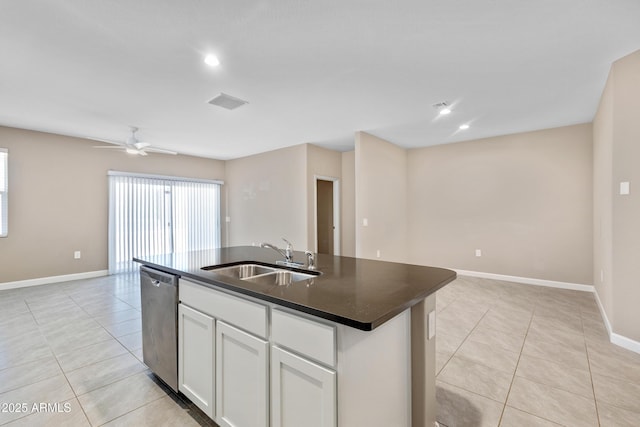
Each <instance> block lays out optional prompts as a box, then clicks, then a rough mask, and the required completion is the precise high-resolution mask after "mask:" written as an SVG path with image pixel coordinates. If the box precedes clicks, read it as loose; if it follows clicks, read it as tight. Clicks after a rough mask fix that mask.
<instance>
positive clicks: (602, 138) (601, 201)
mask: <svg viewBox="0 0 640 427" xmlns="http://www.w3.org/2000/svg"><path fill="white" fill-rule="evenodd" d="M612 156H613V74H609V78H608V79H607V83H606V85H605V88H604V91H603V93H602V98H601V99H600V105H599V106H598V111H597V113H596V115H595V117H594V119H593V284H594V286H595V288H596V292H597V293H598V297H599V298H600V302H601V303H602V305H603V308H604V310H605V312H606V313H609V315H610V314H611V313H612V312H613V311H612V310H613V307H612V303H613V298H612V285H613V279H612V273H613V266H612V263H613V258H612V256H613V246H612V245H613V202H612V197H613V182H612V177H613V157H612Z"/></svg>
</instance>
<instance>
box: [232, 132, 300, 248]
mask: <svg viewBox="0 0 640 427" xmlns="http://www.w3.org/2000/svg"><path fill="white" fill-rule="evenodd" d="M225 179H226V183H227V185H225V187H226V199H227V216H229V217H230V218H231V222H230V223H228V224H227V227H228V230H229V240H228V242H229V246H238V245H251V244H253V243H255V244H259V243H261V242H269V243H272V244H274V245H276V246H278V247H282V245H283V242H282V240H281V238H282V237H285V238H286V239H287V240H289V241H291V242H292V243H293V245H294V247H295V249H296V250H304V249H305V248H306V244H307V231H308V230H307V203H308V201H307V191H308V177H307V145H304V144H303V145H296V146H293V147H288V148H283V149H280V150H275V151H269V152H267V153H261V154H256V155H253V156H248V157H243V158H240V159H234V160H228V161H227V162H226V170H225Z"/></svg>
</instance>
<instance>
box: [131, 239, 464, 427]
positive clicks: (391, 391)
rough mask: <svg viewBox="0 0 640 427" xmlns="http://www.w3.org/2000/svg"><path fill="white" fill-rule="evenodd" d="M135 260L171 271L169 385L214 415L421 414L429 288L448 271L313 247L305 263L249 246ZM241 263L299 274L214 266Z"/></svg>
mask: <svg viewBox="0 0 640 427" xmlns="http://www.w3.org/2000/svg"><path fill="white" fill-rule="evenodd" d="M135 260H136V261H137V262H139V263H141V264H143V265H146V266H148V267H151V268H154V269H157V270H160V271H163V272H166V273H171V274H175V275H177V276H179V277H180V281H179V301H180V304H179V330H178V341H179V346H178V347H179V357H178V359H179V362H178V364H179V369H178V373H179V385H180V386H179V390H180V391H181V392H183V393H184V394H185V395H186V396H187V397H189V398H190V399H191V400H192V401H194V403H195V404H196V405H198V406H200V408H201V409H203V411H204V412H205V413H207V415H209V416H210V417H211V418H213V419H214V420H215V421H216V422H217V423H218V424H220V425H229V426H232V425H233V426H238V427H242V426H244V425H247V426H253V425H264V426H268V425H271V426H288V425H305V426H312V425H318V426H336V425H337V426H340V427H350V426H360V425H362V426H365V425H367V426H377V425H380V426H385V427H386V426H403V427H406V426H427V425H429V426H432V425H433V423H434V421H435V339H433V334H434V331H435V292H436V291H437V290H438V289H440V288H441V287H443V286H444V285H446V284H447V283H449V282H451V281H452V280H454V279H455V277H456V274H455V272H453V271H451V270H446V269H441V268H433V267H425V266H417V265H408V264H400V263H391V262H383V261H373V260H365V259H358V258H351V257H340V256H330V255H322V254H319V255H317V258H316V267H317V271H315V272H314V271H308V270H306V269H305V268H304V267H303V268H289V267H284V266H281V265H277V262H278V261H281V259H280V257H279V255H278V254H277V253H276V252H275V251H271V250H269V249H263V248H258V247H252V246H243V247H231V248H221V249H216V250H209V251H196V252H189V253H182V254H168V255H160V256H150V257H139V258H135ZM294 260H295V261H300V262H302V261H305V260H306V257H305V255H304V253H302V252H295V253H294ZM249 263H250V264H253V265H258V266H273V267H278V268H279V269H288V270H290V271H292V272H295V273H303V274H304V273H306V274H310V275H309V276H306V277H303V278H302V280H299V281H295V282H293V283H290V284H287V285H281V286H278V285H275V284H273V283H269V282H268V281H266V280H264V279H265V278H264V277H263V278H262V279H261V278H259V277H258V278H256V279H251V278H249V279H241V278H238V277H233V276H230V275H228V274H225V273H224V270H222V269H218V268H219V267H225V266H230V265H238V264H249ZM203 268H207V269H203ZM269 277H271V276H269ZM300 423H302V424H300Z"/></svg>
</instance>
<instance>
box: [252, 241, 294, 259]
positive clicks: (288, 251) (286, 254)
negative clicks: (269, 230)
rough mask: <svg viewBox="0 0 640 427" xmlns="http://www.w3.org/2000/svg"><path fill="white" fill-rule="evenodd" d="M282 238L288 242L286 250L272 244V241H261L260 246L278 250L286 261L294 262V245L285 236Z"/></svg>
mask: <svg viewBox="0 0 640 427" xmlns="http://www.w3.org/2000/svg"><path fill="white" fill-rule="evenodd" d="M282 240H284V241H285V243H286V244H287V247H286V248H285V249H284V250H283V249H280V248H279V247H277V246H275V245H272V244H271V243H266V242H264V243H260V247H261V248H269V249H273V250H274V251H276V252H278V253H279V254H280V255H282V256H283V257H284V259H285V261H286V262H293V245H292V244H291V242H289V241H288V240H287V239H285V238H284V237H283V238H282Z"/></svg>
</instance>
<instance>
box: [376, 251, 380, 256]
mask: <svg viewBox="0 0 640 427" xmlns="http://www.w3.org/2000/svg"><path fill="white" fill-rule="evenodd" d="M376 257H378V258H380V249H378V250H377V251H376Z"/></svg>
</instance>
